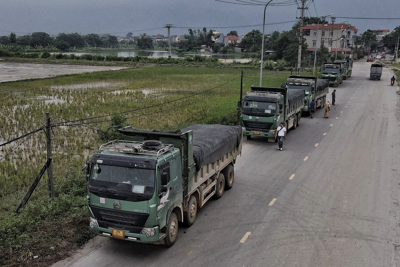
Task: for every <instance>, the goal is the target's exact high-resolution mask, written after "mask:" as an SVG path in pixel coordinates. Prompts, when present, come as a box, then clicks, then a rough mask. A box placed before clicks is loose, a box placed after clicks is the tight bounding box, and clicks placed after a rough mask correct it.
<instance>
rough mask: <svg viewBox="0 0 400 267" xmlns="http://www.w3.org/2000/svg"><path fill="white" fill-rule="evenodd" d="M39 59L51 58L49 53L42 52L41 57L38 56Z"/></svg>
mask: <svg viewBox="0 0 400 267" xmlns="http://www.w3.org/2000/svg"><path fill="white" fill-rule="evenodd" d="M40 57H41V58H49V57H51V54H50V53H49V52H47V51H46V52H44V53H43V54H42V55H41V56H40Z"/></svg>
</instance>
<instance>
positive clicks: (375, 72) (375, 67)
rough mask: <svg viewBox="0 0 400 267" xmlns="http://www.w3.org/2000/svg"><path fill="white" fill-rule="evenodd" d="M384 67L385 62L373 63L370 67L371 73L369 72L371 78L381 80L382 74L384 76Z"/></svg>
mask: <svg viewBox="0 0 400 267" xmlns="http://www.w3.org/2000/svg"><path fill="white" fill-rule="evenodd" d="M382 69H383V64H381V63H372V64H371V69H370V74H369V79H370V80H380V79H381V76H382Z"/></svg>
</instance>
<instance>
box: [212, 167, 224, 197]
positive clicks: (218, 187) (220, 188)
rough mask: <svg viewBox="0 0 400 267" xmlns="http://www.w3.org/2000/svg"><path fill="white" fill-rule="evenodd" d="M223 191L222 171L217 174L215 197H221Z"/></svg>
mask: <svg viewBox="0 0 400 267" xmlns="http://www.w3.org/2000/svg"><path fill="white" fill-rule="evenodd" d="M224 191H225V177H224V175H223V174H222V173H220V174H219V176H218V179H217V183H216V185H215V195H214V197H215V199H219V198H221V197H222V195H223V194H224Z"/></svg>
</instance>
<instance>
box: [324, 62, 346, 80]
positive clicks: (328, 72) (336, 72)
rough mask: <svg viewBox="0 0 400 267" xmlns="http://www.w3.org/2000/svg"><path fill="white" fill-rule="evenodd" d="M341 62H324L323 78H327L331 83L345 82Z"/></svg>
mask: <svg viewBox="0 0 400 267" xmlns="http://www.w3.org/2000/svg"><path fill="white" fill-rule="evenodd" d="M341 66H342V64H341V63H324V65H323V66H322V73H321V78H322V79H327V80H328V81H329V85H331V84H332V85H336V86H339V84H341V83H342V82H343V70H342V68H341Z"/></svg>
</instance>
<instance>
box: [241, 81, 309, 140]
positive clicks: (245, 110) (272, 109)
mask: <svg viewBox="0 0 400 267" xmlns="http://www.w3.org/2000/svg"><path fill="white" fill-rule="evenodd" d="M304 97H305V93H304V90H297V89H296V90H288V89H287V88H273V87H254V86H253V87H251V91H249V92H247V94H246V95H245V97H244V98H243V101H242V103H241V102H240V101H239V103H238V107H239V109H240V110H241V114H240V124H241V125H242V126H243V127H244V131H243V134H244V135H246V136H247V139H248V140H250V139H251V138H252V137H255V136H257V137H258V136H259V137H264V138H267V140H268V142H275V131H276V129H277V128H278V126H279V124H280V123H281V122H283V123H285V126H286V129H288V130H289V129H291V128H293V129H295V128H296V127H297V126H299V124H300V119H301V111H302V109H303V107H304Z"/></svg>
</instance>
